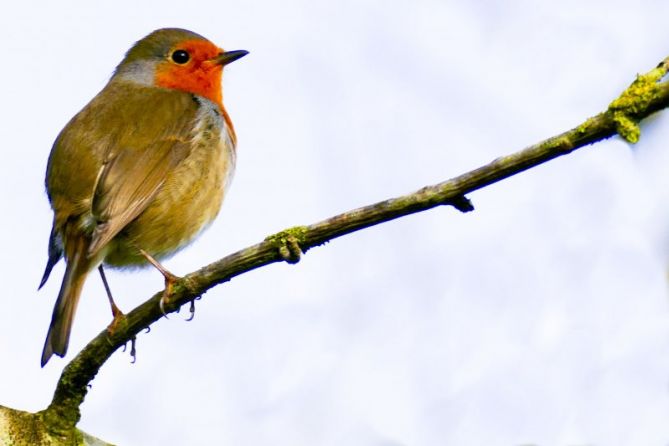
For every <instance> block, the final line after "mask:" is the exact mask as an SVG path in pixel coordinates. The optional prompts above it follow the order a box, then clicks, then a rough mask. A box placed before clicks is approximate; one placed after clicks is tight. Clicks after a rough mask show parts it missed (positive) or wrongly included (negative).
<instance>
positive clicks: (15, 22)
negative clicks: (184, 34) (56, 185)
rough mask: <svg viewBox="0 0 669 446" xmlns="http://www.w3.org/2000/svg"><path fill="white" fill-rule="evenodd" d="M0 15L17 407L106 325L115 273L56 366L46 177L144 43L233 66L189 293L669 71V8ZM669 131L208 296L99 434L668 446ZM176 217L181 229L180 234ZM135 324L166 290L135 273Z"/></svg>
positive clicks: (60, 6)
mask: <svg viewBox="0 0 669 446" xmlns="http://www.w3.org/2000/svg"><path fill="white" fill-rule="evenodd" d="M2 9H3V11H2V14H0V37H2V39H1V40H2V51H0V54H2V70H0V81H1V82H2V85H3V88H2V89H1V90H0V97H1V98H2V101H1V103H2V107H1V109H0V118H1V120H0V122H2V125H1V126H0V140H1V141H2V160H3V161H2V163H0V204H1V206H2V207H1V209H2V221H3V223H2V231H0V246H2V250H0V277H1V278H2V288H3V292H2V297H0V304H1V306H2V309H3V310H2V311H1V312H0V358H2V366H1V367H0V404H2V405H7V406H11V407H14V408H19V409H25V410H30V411H36V410H40V409H42V408H44V407H45V406H46V405H47V404H48V402H49V401H50V398H51V395H52V392H53V390H54V386H55V383H56V380H57V377H58V375H59V374H60V372H61V370H62V368H63V367H64V366H65V364H66V363H67V361H68V360H70V359H72V357H74V355H75V354H76V352H77V351H79V350H80V349H81V348H82V347H83V346H84V345H85V344H86V342H87V341H88V340H90V339H91V338H92V337H94V336H95V335H96V334H97V333H98V332H99V331H100V330H101V329H103V328H104V327H105V326H106V325H107V324H108V323H109V321H110V317H111V316H110V313H109V309H108V304H107V302H106V299H105V297H104V292H103V289H102V286H101V284H100V280H99V278H98V277H97V276H95V275H92V276H91V277H90V278H89V281H88V282H87V286H86V288H85V289H84V294H83V296H82V300H81V305H80V306H79V311H78V314H77V319H76V322H75V325H74V331H73V334H72V340H71V344H70V351H69V353H68V356H67V357H66V359H65V360H62V359H60V358H53V359H52V360H51V362H50V363H49V364H48V365H47V366H46V367H45V368H44V369H41V368H40V366H39V359H40V353H41V349H42V345H43V341H44V336H45V335H46V331H47V327H48V325H49V320H50V317H51V312H52V308H53V303H54V301H55V298H56V294H57V292H58V288H59V286H60V280H61V278H62V272H63V268H62V264H61V265H59V267H57V268H56V270H55V271H54V273H53V274H52V277H51V280H50V282H49V283H48V284H47V286H46V287H45V288H44V289H43V290H42V291H40V292H39V293H38V292H37V291H36V288H37V284H38V282H39V279H40V277H41V274H42V269H43V266H44V263H45V261H46V250H47V238H48V234H49V229H50V224H51V212H50V209H49V206H48V202H47V199H46V195H45V194H44V188H43V176H44V170H45V166H46V160H47V156H48V153H49V150H50V148H51V144H52V142H53V140H54V138H55V137H56V135H57V134H58V132H59V130H60V129H61V128H62V127H63V126H64V125H65V123H66V122H67V121H68V120H69V119H70V117H71V116H72V115H74V114H75V113H76V112H77V111H78V110H80V109H81V108H82V107H83V106H84V105H85V104H86V103H87V102H88V101H89V100H90V99H91V98H92V97H93V96H94V95H95V94H96V93H97V92H98V91H99V90H100V89H101V88H102V87H103V86H104V84H105V83H106V81H107V80H108V78H109V76H110V74H111V72H112V70H113V68H114V67H115V66H116V64H117V63H118V62H119V61H120V60H121V58H122V56H123V54H124V52H125V51H126V50H127V49H128V48H129V47H130V46H131V44H132V43H133V42H135V41H136V40H138V39H140V38H141V37H143V36H144V35H146V34H148V33H149V32H150V31H152V30H154V29H156V28H161V27H166V26H178V27H183V28H188V29H191V30H193V31H196V32H198V33H200V34H203V35H204V36H206V37H208V38H209V39H211V40H212V41H214V42H215V43H217V44H219V45H220V46H223V47H224V48H226V49H229V50H233V49H246V50H249V51H250V55H249V56H248V57H246V58H244V59H242V60H241V61H239V62H236V63H234V64H233V65H231V66H229V67H228V68H227V69H226V75H225V78H224V86H225V103H226V106H227V108H228V110H229V112H230V114H231V116H232V119H233V121H234V123H235V126H236V128H237V133H238V136H239V147H238V153H239V158H238V166H237V173H236V176H235V179H234V183H233V187H232V189H231V192H230V194H229V196H228V197H227V199H226V202H225V205H224V207H223V211H222V213H221V215H220V216H219V218H218V220H217V221H216V223H215V224H214V225H213V226H212V227H211V228H210V229H209V231H208V232H206V234H205V235H204V236H203V237H201V238H200V239H199V240H198V241H197V242H195V243H194V244H193V245H192V246H191V247H190V248H188V249H187V250H185V251H183V252H181V253H180V254H178V255H177V256H176V257H174V258H172V259H171V260H169V261H168V262H166V265H167V266H168V267H169V268H170V269H171V270H172V271H173V272H175V273H177V274H185V273H188V272H191V271H193V270H195V269H197V268H198V267H200V266H203V265H205V264H206V263H209V262H212V261H214V260H216V259H218V258H220V257H223V256H224V255H226V254H229V253H231V252H233V251H235V250H237V249H240V248H243V247H246V246H248V245H250V244H253V243H256V242H258V241H260V240H262V238H264V237H265V236H266V235H268V234H271V233H273V232H276V231H278V230H281V229H283V228H286V227H289V226H293V225H298V224H309V223H313V222H315V221H318V220H321V219H323V218H326V217H329V216H331V215H334V214H336V213H339V212H342V211H345V210H349V209H352V208H355V207H358V206H361V205H365V204H369V203H372V202H375V201H379V200H382V199H385V198H388V197H392V196H396V195H399V194H403V193H407V192H411V191H413V190H416V189H418V188H420V187H422V186H424V185H428V184H433V183H436V182H439V181H442V180H445V179H448V178H450V177H452V176H455V175H457V174H460V173H463V172H465V171H467V170H470V169H472V168H475V167H478V166H480V165H482V164H484V163H487V162H489V161H491V160H492V159H494V158H495V157H497V156H499V155H503V154H507V153H510V152H512V151H516V150H519V149H521V148H523V147H524V146H527V145H529V144H531V143H534V142H536V141H538V140H540V139H543V138H546V137H549V136H552V135H554V134H556V133H559V132H561V131H563V130H566V129H568V128H571V127H572V126H575V125H578V124H579V123H580V122H582V121H583V120H584V119H586V118H587V117H588V116H591V115H593V114H595V113H597V112H599V111H601V110H603V109H604V108H605V107H606V106H607V104H608V103H609V102H610V101H611V100H612V99H613V98H614V97H615V96H616V95H617V94H618V93H619V92H620V91H621V90H622V89H623V88H625V87H626V86H627V85H628V84H629V83H630V82H631V81H632V80H633V79H634V76H635V74H636V73H637V72H642V71H646V70H648V69H650V68H652V67H654V66H655V65H656V64H657V63H658V62H659V61H660V60H661V59H662V58H664V57H665V56H667V55H669V27H668V26H667V23H669V2H667V1H666V0H646V1H643V0H642V1H638V2H629V1H624V2H623V1H611V0H607V1H599V0H596V1H589V2H587V1H569V0H568V1H561V2H554V1H547V0H546V1H543V0H542V1H534V2H531V1H520V0H506V1H497V2H495V1H464V0H458V1H455V0H453V1H427V0H426V1H413V2H408V1H407V2H402V1H385V2H383V1H360V2H353V1H330V2H322V1H307V0H303V1H300V0H286V1H282V2H267V1H265V2H263V1H247V2H243V1H235V2H226V1H215V2H214V1H197V0H191V1H188V2H177V1H173V0H163V1H161V2H138V1H132V2H130V1H114V2H104V3H103V2H90V1H78V2H65V1H62V2H46V1H42V2H14V3H12V4H6V5H5V6H3V8H2ZM667 172H669V116H668V115H667V113H664V114H660V115H658V116H657V117H656V118H654V119H652V120H651V121H650V122H648V123H647V125H644V127H643V134H642V139H641V142H640V143H639V144H638V145H637V146H635V147H630V146H629V145H627V144H625V143H623V142H621V141H620V139H618V138H613V139H611V140H609V141H607V142H604V143H599V144H597V145H595V146H593V147H589V148H586V149H583V150H580V151H578V152H575V153H573V154H571V155H569V156H566V157H563V158H561V159H559V160H556V161H553V162H550V163H548V164H546V165H544V166H542V167H539V168H536V169H533V170H532V171H530V172H526V173H523V174H521V175H518V176H516V177H514V178H512V179H510V180H507V181H504V182H502V183H498V184H496V185H493V186H491V187H489V188H486V189H484V190H482V191H479V192H476V193H473V194H471V195H470V198H471V199H472V201H473V203H474V205H475V206H476V209H477V210H476V211H475V212H472V213H469V214H466V215H463V214H460V213H458V212H456V211H454V210H453V209H451V208H443V209H435V210H432V211H428V212H424V213H421V214H418V215H415V216H411V217H408V218H404V219H402V220H399V221H396V222H392V223H390V224H385V225H382V226H379V227H375V228H371V229H368V230H365V231H364V232H360V233H357V234H353V235H350V236H347V237H345V238H342V239H339V240H336V241H333V242H331V243H329V244H327V245H326V246H323V247H320V248H317V249H313V250H312V251H310V252H309V253H308V254H307V255H306V257H305V258H304V259H303V261H302V262H301V263H299V264H298V265H297V266H289V265H285V264H281V265H272V266H270V267H266V268H263V269H261V270H257V271H254V272H252V273H250V274H246V275H244V276H242V277H239V278H236V279H234V280H233V281H232V282H230V283H227V284H225V285H223V286H219V287H217V288H216V289H214V290H212V291H210V292H209V293H207V294H206V295H205V296H204V299H202V300H201V301H199V302H198V306H197V314H196V316H195V320H194V321H193V322H190V323H185V322H183V321H182V320H181V319H182V318H183V317H185V316H184V315H183V314H182V315H177V316H176V317H173V318H171V319H170V320H164V319H163V320H161V321H159V322H158V323H156V324H155V325H154V326H153V329H152V331H151V333H149V334H142V335H141V336H139V339H138V344H137V349H138V358H137V363H136V364H130V358H129V356H128V355H127V354H124V353H121V352H117V353H116V354H115V355H114V356H113V357H112V358H111V360H110V361H109V362H108V363H107V364H106V365H105V366H104V367H103V369H102V370H101V371H100V373H99V375H98V377H97V378H96V380H95V381H94V382H93V387H92V389H91V391H90V392H89V394H88V397H87V398H86V401H85V403H84V404H83V406H82V412H83V417H82V419H81V422H80V427H81V428H82V429H84V430H86V431H87V432H89V433H91V434H93V435H96V436H99V437H100V438H103V439H105V440H107V441H110V442H114V443H117V444H119V445H142V446H151V445H202V444H229V445H275V446H276V445H290V446H299V445H305V446H307V445H309V446H313V445H365V446H367V445H376V446H381V445H384V446H390V445H472V446H474V445H484V444H485V445H522V444H537V445H542V446H549V445H556V446H558V445H570V446H579V445H609V446H615V445H644V446H645V445H666V444H669V299H668V293H667V268H668V262H667V259H668V258H669V249H668V248H669V176H668V175H667ZM175 218H178V216H175ZM110 281H111V286H112V289H113V291H114V294H115V296H116V299H117V302H118V303H119V304H120V306H121V308H123V309H124V310H126V311H129V310H130V309H132V308H133V307H134V306H135V305H137V304H139V303H140V302H142V301H143V300H145V299H146V298H148V297H149V296H150V295H152V294H153V293H154V292H156V291H158V290H159V289H161V287H162V277H161V276H160V275H159V274H158V273H157V272H156V271H154V270H151V269H146V270H142V271H138V272H115V273H111V274H110Z"/></svg>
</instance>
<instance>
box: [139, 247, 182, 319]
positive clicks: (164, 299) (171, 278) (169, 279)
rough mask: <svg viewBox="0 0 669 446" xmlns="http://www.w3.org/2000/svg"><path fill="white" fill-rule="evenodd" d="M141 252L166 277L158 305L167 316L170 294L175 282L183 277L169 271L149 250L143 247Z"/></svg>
mask: <svg viewBox="0 0 669 446" xmlns="http://www.w3.org/2000/svg"><path fill="white" fill-rule="evenodd" d="M139 252H140V253H142V255H143V256H144V258H146V260H147V261H148V262H149V263H150V264H151V265H153V266H154V267H155V268H156V269H157V270H158V271H160V274H162V275H163V277H164V278H165V290H164V291H163V295H162V296H161V298H160V303H159V304H158V306H159V307H160V311H161V313H163V316H165V317H167V312H166V311H165V305H167V304H168V303H169V299H170V296H171V295H172V290H173V288H174V284H175V283H177V282H178V281H179V280H180V279H181V278H180V277H179V276H175V275H174V274H172V273H171V272H169V271H168V270H167V268H165V267H164V266H163V265H161V264H160V262H159V261H157V260H156V259H154V258H153V256H152V255H151V254H149V253H148V252H146V251H144V250H143V249H140V250H139Z"/></svg>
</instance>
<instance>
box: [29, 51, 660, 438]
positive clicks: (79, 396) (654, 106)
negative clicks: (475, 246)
mask: <svg viewBox="0 0 669 446" xmlns="http://www.w3.org/2000/svg"><path fill="white" fill-rule="evenodd" d="M668 70H669V58H667V59H665V60H664V61H662V62H661V63H660V64H659V65H658V66H657V67H656V68H654V69H653V70H651V71H650V72H648V73H646V74H644V75H639V76H637V78H636V80H635V81H634V82H633V83H632V84H631V85H630V86H629V87H628V88H627V89H626V90H625V91H624V92H623V93H622V94H621V95H620V96H619V97H618V98H617V99H616V100H614V101H613V102H612V103H611V104H610V105H609V107H608V108H607V109H606V110H605V111H603V112H602V113H599V114H598V115H596V116H594V117H591V118H589V119H587V120H586V121H585V122H583V123H582V124H580V125H579V126H577V127H574V128H572V129H571V130H568V131H566V132H564V133H562V134H560V135H557V136H554V137H552V138H548V139H546V140H544V141H541V142H539V143H537V144H535V145H532V146H530V147H527V148H526V149H524V150H521V151H519V152H516V153H513V154H511V155H507V156H503V157H500V158H497V159H495V160H494V161H492V162H491V163H489V164H486V165H484V166H482V167H479V168H478V169H475V170H472V171H470V172H467V173H464V174H462V175H460V176H457V177H455V178H452V179H450V180H447V181H444V182H442V183H439V184H435V185H432V186H427V187H424V188H422V189H420V190H418V191H416V192H414V193H411V194H408V195H404V196H400V197H397V198H391V199H388V200H385V201H381V202H379V203H375V204H372V205H369V206H365V207H361V208H358V209H354V210H351V211H349V212H345V213H343V214H340V215H336V216H334V217H331V218H328V219H326V220H323V221H320V222H318V223H314V224H312V225H308V226H298V227H294V228H291V229H287V230H285V231H282V232H279V233H277V234H274V235H272V236H269V237H267V238H266V239H265V240H263V241H261V242H260V243H258V244H256V245H253V246H250V247H248V248H246V249H242V250H241V251H238V252H235V253H233V254H230V255H228V256H227V257H224V258H222V259H220V260H218V261H217V262H214V263H212V264H210V265H207V266H205V267H203V268H201V269H199V270H197V271H195V272H193V273H191V274H188V275H187V276H185V277H183V278H181V279H180V280H179V281H178V282H177V284H176V285H175V286H174V289H173V294H172V295H171V296H170V299H169V303H168V304H167V305H166V306H165V311H166V312H167V313H170V312H174V311H176V310H177V309H178V308H179V307H181V306H182V305H184V304H186V303H188V302H189V301H192V300H193V299H196V298H198V297H199V296H201V295H202V294H203V293H205V292H206V291H207V290H209V289H210V288H212V287H214V286H216V285H218V284H221V283H223V282H226V281H229V280H230V279H232V278H233V277H236V276H238V275H240V274H243V273H245V272H248V271H251V270H253V269H256V268H260V267H262V266H265V265H269V264H271V263H274V262H280V261H287V262H290V263H295V262H297V261H298V260H299V257H300V254H301V253H304V252H307V251H308V250H309V249H311V248H313V247H315V246H318V245H321V244H323V243H324V242H327V241H329V240H332V239H335V238H337V237H341V236H343V235H345V234H349V233H351V232H354V231H359V230H361V229H364V228H368V227H370V226H374V225H377V224H380V223H383V222H387V221H390V220H393V219H396V218H400V217H403V216H405V215H409V214H413V213H416V212H421V211H424V210H427V209H431V208H434V207H437V206H442V205H451V206H454V207H455V208H457V209H458V210H460V211H462V212H468V211H471V210H473V209H474V208H473V206H472V205H471V203H470V202H469V200H468V199H467V198H466V197H465V195H466V194H468V193H470V192H473V191H475V190H478V189H481V188H483V187H486V186H488V185H490V184H493V183H495V182H497V181H500V180H502V179H505V178H508V177H511V176H513V175H515V174H517V173H519V172H522V171H524V170H527V169H530V168H532V167H535V166H537V165H539V164H542V163H544V162H546V161H549V160H551V159H553V158H557V157H559V156H562V155H566V154H568V153H570V152H572V151H574V150H576V149H579V148H581V147H585V146H587V145H589V144H592V143H594V142H596V141H600V140H603V139H606V138H609V137H611V136H613V135H616V134H619V135H620V136H621V137H623V138H624V139H625V140H627V141H629V142H631V143H634V142H637V141H638V139H639V135H640V130H639V126H638V123H639V122H640V120H642V119H644V118H646V117H647V116H649V115H650V114H652V113H654V112H656V111H658V110H660V109H662V108H665V107H667V105H669V82H666V81H665V82H661V79H662V78H663V77H664V76H665V75H666V74H667V71H668ZM161 295H162V291H161V292H158V293H156V294H155V295H154V296H153V297H151V298H150V299H149V300H147V301H146V302H144V303H143V304H141V305H139V306H138V307H136V308H135V309H134V310H132V311H131V312H130V313H129V314H128V315H127V318H126V321H125V323H124V324H123V325H122V326H121V327H119V328H118V329H117V330H116V331H115V333H114V334H113V336H110V335H109V333H108V332H107V330H106V329H105V330H103V331H101V332H100V333H99V334H98V335H97V336H96V337H95V338H94V339H93V340H92V341H91V342H90V343H89V344H88V345H87V346H86V347H85V348H84V349H83V350H82V351H81V352H80V353H79V354H78V355H77V356H76V357H75V358H74V359H73V360H72V361H71V362H70V363H69V364H68V365H67V366H66V367H65V369H64V370H63V372H62V375H61V377H60V380H59V381H58V384H57V387H56V391H55V393H54V396H53V400H52V402H51V404H50V405H49V407H48V408H46V409H45V410H43V411H42V412H39V413H38V414H37V415H38V416H39V417H40V418H41V419H42V420H43V421H44V422H45V423H46V424H47V426H49V430H50V431H51V432H53V433H55V434H59V435H63V436H64V435H67V433H68V432H71V431H72V430H73V429H74V426H75V425H76V423H77V422H78V421H79V418H80V411H79V406H80V405H81V403H82V402H83V400H84V397H85V396H86V393H87V392H88V385H89V383H90V382H91V381H92V380H93V379H94V378H95V375H96V374H97V372H98V371H99V369H100V367H101V366H102V365H103V364H104V363H105V362H106V361H107V359H109V357H110V356H111V355H112V354H113V353H114V352H115V351H116V350H117V349H118V348H119V347H121V346H124V345H126V344H127V343H128V342H129V341H133V342H134V339H135V337H136V336H137V335H138V334H139V333H140V332H141V331H142V330H145V329H147V328H148V327H149V326H150V325H151V324H152V323H154V322H155V321H157V320H158V319H160V318H161V317H162V313H161V310H160V308H159V301H160V298H161Z"/></svg>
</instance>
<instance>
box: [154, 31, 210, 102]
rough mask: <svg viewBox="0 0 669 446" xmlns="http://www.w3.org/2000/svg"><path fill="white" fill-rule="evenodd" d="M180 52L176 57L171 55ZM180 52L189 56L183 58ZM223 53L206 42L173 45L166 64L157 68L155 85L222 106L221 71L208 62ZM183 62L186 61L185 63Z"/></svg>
mask: <svg viewBox="0 0 669 446" xmlns="http://www.w3.org/2000/svg"><path fill="white" fill-rule="evenodd" d="M177 51H179V52H180V53H179V54H178V56H179V57H173V55H174V54H175V53H176V52H177ZM183 51H185V52H186V53H187V54H188V57H187V58H186V57H184V54H183ZM222 52H223V50H221V49H220V48H218V47H217V46H216V45H214V44H213V43H211V42H208V41H206V40H198V39H193V40H186V41H184V42H181V43H180V44H178V45H176V46H175V47H174V48H173V49H172V51H171V52H170V54H169V55H168V58H167V60H165V61H164V62H162V63H160V64H159V65H158V67H157V68H156V73H155V83H156V85H157V86H159V87H164V88H174V89H177V90H182V91H187V92H189V93H195V94H198V95H200V96H204V97H205V98H207V99H209V100H211V101H213V102H215V103H216V104H219V106H220V105H221V101H222V92H221V73H222V70H223V67H221V65H219V64H217V63H215V62H211V59H213V58H214V57H216V56H217V55H219V54H220V53H222ZM184 59H187V60H186V61H185V62H183V61H184Z"/></svg>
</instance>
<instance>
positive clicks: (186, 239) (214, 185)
mask: <svg viewBox="0 0 669 446" xmlns="http://www.w3.org/2000/svg"><path fill="white" fill-rule="evenodd" d="M224 131H225V130H224ZM193 142H194V149H193V151H192V152H191V154H190V155H189V156H188V158H186V159H185V160H183V161H182V162H181V163H180V164H179V166H178V167H177V168H176V169H175V170H174V171H173V172H171V173H170V174H169V176H168V177H167V179H166V181H165V183H164V184H163V186H162V187H161V189H160V191H159V192H158V194H157V195H156V197H155V198H154V199H153V200H152V202H151V204H149V206H148V207H147V208H146V209H145V210H144V211H143V212H142V213H141V214H140V215H139V216H138V217H137V218H136V219H135V220H133V221H132V222H131V223H130V224H128V226H126V227H125V228H124V229H123V230H122V231H121V232H120V233H119V234H118V235H117V236H116V237H115V238H114V239H113V240H112V242H111V243H110V244H109V247H108V249H107V250H106V254H105V260H104V261H105V263H106V264H108V265H111V266H115V267H127V266H141V265H143V264H146V261H145V259H144V257H143V256H142V255H141V254H140V252H139V249H143V250H145V251H146V252H148V253H149V254H151V255H152V256H154V257H156V258H158V259H161V258H165V257H168V256H170V255H172V254H174V253H176V252H177V251H178V250H179V249H181V248H183V247H185V246H186V245H188V243H190V242H191V241H192V240H194V239H195V238H196V237H197V236H198V235H199V234H200V233H201V232H202V231H203V230H204V229H205V228H206V227H207V226H208V225H209V224H210V223H211V222H212V221H213V220H214V218H216V215H217V214H218V212H219V210H220V208H221V204H222V201H223V197H224V196H225V193H226V192H227V188H228V184H229V182H230V179H231V177H232V174H233V171H234V164H235V153H234V147H233V145H232V142H231V141H230V138H229V137H228V136H227V133H226V134H224V135H222V137H220V138H219V137H218V135H216V136H214V135H211V134H210V133H209V132H207V133H206V134H205V135H204V137H199V138H198V137H196V138H194V139H193Z"/></svg>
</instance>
